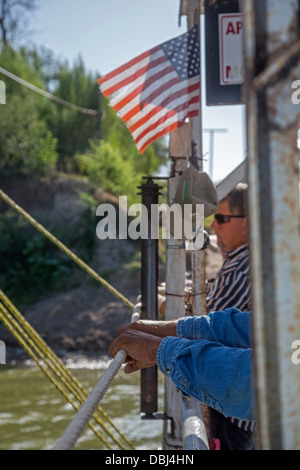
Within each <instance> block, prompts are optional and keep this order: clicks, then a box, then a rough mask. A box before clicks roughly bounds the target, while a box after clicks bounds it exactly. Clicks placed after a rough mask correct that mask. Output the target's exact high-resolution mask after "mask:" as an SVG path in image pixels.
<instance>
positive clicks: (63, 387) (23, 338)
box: [0, 290, 134, 449]
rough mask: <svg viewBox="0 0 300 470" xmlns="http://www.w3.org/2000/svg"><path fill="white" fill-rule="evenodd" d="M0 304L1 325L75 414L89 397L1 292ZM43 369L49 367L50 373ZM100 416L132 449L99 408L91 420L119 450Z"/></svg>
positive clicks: (108, 446) (130, 444)
mask: <svg viewBox="0 0 300 470" xmlns="http://www.w3.org/2000/svg"><path fill="white" fill-rule="evenodd" d="M0 301H1V302H2V304H1V303H0V320H2V321H3V323H4V325H5V326H6V327H7V328H8V330H9V331H10V332H11V333H12V334H13V335H14V336H15V338H16V339H17V340H18V342H19V343H20V345H21V346H22V347H23V348H24V350H25V351H26V352H27V354H28V355H29V356H30V357H31V358H32V359H33V360H34V361H35V362H36V363H37V364H38V366H39V367H40V368H41V370H42V371H43V372H44V373H45V375H46V376H47V377H48V378H49V379H50V380H51V381H52V382H53V384H54V385H55V386H56V388H57V389H58V390H59V391H60V392H61V393H62V394H63V395H64V397H65V398H67V400H68V401H69V403H70V404H71V405H72V406H73V408H74V409H75V410H76V411H78V410H79V409H80V406H81V405H82V404H83V403H84V402H85V400H86V398H87V397H88V393H87V392H86V391H85V389H84V388H83V387H82V385H81V384H80V382H79V381H78V380H77V378H76V377H74V376H73V375H72V374H71V373H70V371H69V370H68V369H67V368H66V367H65V366H64V364H63V363H62V362H61V361H60V359H59V358H58V357H57V356H56V355H55V354H54V352H53V351H52V350H51V348H50V347H49V346H48V345H47V344H46V343H45V341H44V340H43V339H42V338H41V337H40V336H39V335H38V333H37V332H36V331H35V330H34V328H33V327H32V326H31V325H30V324H29V322H27V321H26V320H25V318H24V317H23V316H22V315H21V313H20V312H18V310H17V309H16V307H15V306H14V305H13V304H12V303H11V302H10V300H9V299H8V298H7V297H6V295H5V294H4V293H3V292H2V291H1V290H0ZM6 307H7V308H6ZM8 310H9V311H8ZM14 317H15V318H14ZM45 365H47V366H48V368H49V369H50V371H51V372H50V371H49V369H47V367H46V366H45ZM53 374H54V375H53ZM57 379H58V380H57ZM68 392H70V393H71V395H72V396H70V394H69V393H68ZM73 397H75V398H76V399H77V400H78V401H79V404H78V403H76V402H75V401H74V399H73ZM99 415H100V416H102V417H104V418H105V419H106V420H107V422H108V423H109V424H110V425H111V426H112V428H113V429H114V430H115V431H116V432H118V433H119V436H120V437H121V438H122V439H123V440H124V442H126V444H127V445H128V446H129V448H131V449H134V446H133V445H132V443H131V442H130V441H129V440H128V439H127V438H126V437H125V436H124V435H123V434H122V433H121V432H120V431H119V430H118V429H117V427H116V426H115V425H114V423H113V422H112V421H111V420H110V419H109V418H108V416H107V415H106V413H105V412H104V411H103V410H102V408H101V407H100V406H98V408H97V410H96V411H95V413H94V415H93V419H94V420H95V421H96V422H97V423H98V424H99V425H100V426H101V427H102V428H103V430H104V431H105V432H106V433H107V434H108V435H109V437H110V438H111V439H112V440H113V441H114V442H115V443H116V444H117V445H118V446H119V447H120V448H121V449H125V446H124V444H122V443H121V442H120V440H119V439H117V438H116V436H114V435H113V433H112V432H111V431H110V429H109V428H108V427H107V425H106V424H105V423H104V421H103V420H102V419H101V418H100V416H99ZM89 426H90V427H91V429H92V430H93V431H94V432H95V434H96V435H97V436H98V437H99V438H100V439H101V441H102V442H103V443H104V444H105V445H106V446H107V448H109V449H112V447H111V445H110V444H109V443H108V442H107V441H106V440H105V439H104V437H103V436H102V435H101V434H100V433H99V432H98V431H97V430H96V428H95V426H94V425H93V424H92V423H91V422H90V423H89Z"/></svg>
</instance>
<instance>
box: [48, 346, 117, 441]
mask: <svg viewBox="0 0 300 470" xmlns="http://www.w3.org/2000/svg"><path fill="white" fill-rule="evenodd" d="M125 357H126V352H125V351H124V350H121V351H118V353H117V354H116V356H115V358H114V360H113V361H112V363H111V364H110V366H109V367H108V369H106V371H105V372H104V374H103V375H102V377H101V379H100V380H99V382H98V383H97V384H96V385H95V387H94V389H93V390H92V391H91V393H90V395H89V397H88V398H87V400H86V402H85V403H84V404H83V405H82V407H81V408H80V410H79V411H78V413H77V414H76V415H75V417H74V418H73V420H72V421H71V423H70V424H69V426H68V427H67V428H66V430H65V432H64V433H63V435H62V436H61V438H60V440H59V441H58V442H57V444H56V445H55V446H54V448H53V450H72V449H73V447H74V445H75V444H76V441H77V439H78V438H79V437H80V436H81V434H82V433H83V430H84V428H85V426H86V425H87V423H88V422H89V420H90V419H91V417H92V415H93V412H94V410H95V408H96V407H97V405H98V403H99V401H100V400H101V399H102V398H103V396H104V394H105V392H106V391H107V389H108V387H109V385H110V383H111V381H112V380H113V378H114V377H115V375H116V374H117V372H118V370H119V369H120V367H121V365H122V364H123V362H124V359H125Z"/></svg>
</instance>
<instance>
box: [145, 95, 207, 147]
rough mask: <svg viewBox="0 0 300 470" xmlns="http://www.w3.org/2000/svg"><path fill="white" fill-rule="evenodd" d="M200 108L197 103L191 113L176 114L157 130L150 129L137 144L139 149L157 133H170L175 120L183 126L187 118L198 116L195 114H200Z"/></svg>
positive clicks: (157, 127)
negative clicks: (170, 125) (170, 122)
mask: <svg viewBox="0 0 300 470" xmlns="http://www.w3.org/2000/svg"><path fill="white" fill-rule="evenodd" d="M198 108H199V106H198V103H197V104H196V105H194V109H190V111H188V112H184V111H183V112H179V113H174V115H173V116H171V117H170V116H169V117H168V119H167V120H166V121H164V122H162V123H161V124H160V125H157V126H155V129H150V131H149V132H148V133H147V134H146V135H145V136H144V137H143V138H142V139H141V140H140V141H139V142H138V143H137V148H140V147H141V146H142V145H143V144H144V143H145V142H147V139H146V136H148V137H149V136H150V137H151V136H153V135H155V134H156V133H157V132H159V133H160V134H161V132H163V131H164V132H165V134H166V133H168V132H169V131H168V128H169V121H170V120H172V121H174V119H176V121H177V122H179V123H180V125H182V124H183V123H184V121H185V119H186V118H187V117H192V116H196V115H197V114H195V113H198Z"/></svg>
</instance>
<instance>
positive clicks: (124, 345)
mask: <svg viewBox="0 0 300 470" xmlns="http://www.w3.org/2000/svg"><path fill="white" fill-rule="evenodd" d="M132 325H134V323H132ZM120 330H122V328H121V329H120ZM161 341H162V338H160V337H158V336H154V335H151V334H147V333H143V332H141V331H137V330H134V329H128V328H127V329H126V328H125V329H124V328H123V331H120V335H119V336H118V338H116V339H115V340H114V341H113V342H112V343H111V345H110V347H109V350H108V351H109V353H110V354H111V356H112V357H115V355H116V354H117V352H118V351H119V350H120V349H124V350H125V351H126V353H127V357H126V360H125V362H126V366H125V368H124V372H125V373H126V374H130V373H131V372H135V371H137V370H140V369H144V368H145V367H151V366H153V365H154V364H156V353H157V350H158V347H159V345H160V342H161Z"/></svg>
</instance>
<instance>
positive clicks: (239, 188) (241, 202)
mask: <svg viewBox="0 0 300 470" xmlns="http://www.w3.org/2000/svg"><path fill="white" fill-rule="evenodd" d="M222 201H227V202H228V207H229V210H230V212H231V213H232V214H240V215H246V216H248V185H247V184H246V183H238V184H237V185H236V186H235V187H234V188H233V189H232V190H231V191H230V193H229V194H227V196H225V197H224V198H223V199H222ZM220 202H221V201H220Z"/></svg>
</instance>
